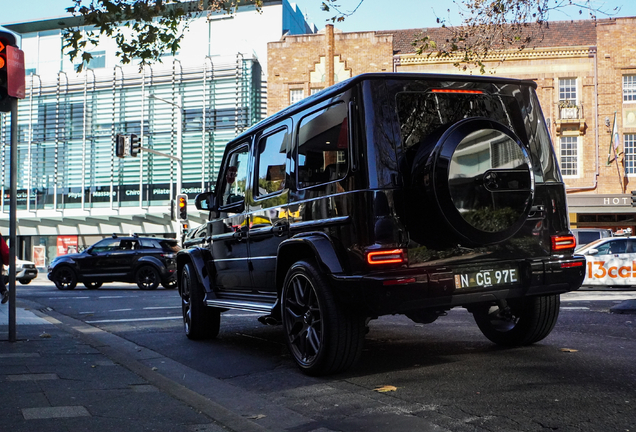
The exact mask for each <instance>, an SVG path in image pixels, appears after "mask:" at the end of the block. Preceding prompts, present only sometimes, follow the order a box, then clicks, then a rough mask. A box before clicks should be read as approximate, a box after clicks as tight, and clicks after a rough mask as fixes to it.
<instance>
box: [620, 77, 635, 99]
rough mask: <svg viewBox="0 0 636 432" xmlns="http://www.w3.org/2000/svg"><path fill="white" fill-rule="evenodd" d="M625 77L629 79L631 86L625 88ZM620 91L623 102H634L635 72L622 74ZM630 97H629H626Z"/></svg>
mask: <svg viewBox="0 0 636 432" xmlns="http://www.w3.org/2000/svg"><path fill="white" fill-rule="evenodd" d="M627 79H631V81H632V83H631V88H629V89H628V88H627V87H628V86H627V85H626V84H627V83H626V82H625V81H626V80H627ZM621 90H622V93H623V103H627V104H632V103H636V74H626V75H623V80H622V89H621ZM628 97H631V99H629V100H628V99H626V98H628Z"/></svg>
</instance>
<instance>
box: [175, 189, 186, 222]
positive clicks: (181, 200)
mask: <svg viewBox="0 0 636 432" xmlns="http://www.w3.org/2000/svg"><path fill="white" fill-rule="evenodd" d="M177 216H178V218H179V220H188V196H187V195H186V194H179V195H177Z"/></svg>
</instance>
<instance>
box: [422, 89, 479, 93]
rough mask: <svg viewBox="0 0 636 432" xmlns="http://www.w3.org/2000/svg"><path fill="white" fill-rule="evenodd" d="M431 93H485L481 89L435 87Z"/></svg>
mask: <svg viewBox="0 0 636 432" xmlns="http://www.w3.org/2000/svg"><path fill="white" fill-rule="evenodd" d="M431 93H460V94H484V92H483V91H481V90H462V89H433V90H431Z"/></svg>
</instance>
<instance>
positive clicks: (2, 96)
mask: <svg viewBox="0 0 636 432" xmlns="http://www.w3.org/2000/svg"><path fill="white" fill-rule="evenodd" d="M12 98H20V99H22V98H24V53H23V52H22V51H21V50H19V49H18V48H17V44H16V38H15V36H14V35H13V34H11V33H9V32H6V31H0V112H9V111H11V103H12Z"/></svg>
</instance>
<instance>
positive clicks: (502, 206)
mask: <svg viewBox="0 0 636 432" xmlns="http://www.w3.org/2000/svg"><path fill="white" fill-rule="evenodd" d="M491 142H497V146H498V147H497V148H498V153H497V155H498V156H497V157H499V158H504V156H503V155H506V156H505V158H508V159H510V160H509V161H508V162H507V163H501V162H498V163H497V165H492V164H480V165H479V166H476V167H475V169H474V170H472V171H471V172H470V173H468V172H467V171H466V169H465V166H464V163H465V162H463V160H464V159H465V158H466V157H469V156H472V157H477V156H476V155H477V154H480V152H481V151H483V150H482V148H483V146H484V145H490V144H489V143H491ZM488 148H489V147H488ZM493 157H495V156H493ZM491 165H492V166H491ZM531 167H532V164H531V162H530V154H529V153H528V150H527V149H526V147H525V145H524V144H523V143H522V142H521V140H520V139H519V138H518V137H517V136H516V135H515V133H514V132H513V131H512V130H510V129H509V128H508V127H506V126H504V125H503V124H501V123H498V122H496V121H493V120H490V119H486V118H481V117H470V118H466V119H463V120H461V121H459V122H457V123H455V124H453V125H451V126H450V127H448V128H447V129H445V130H443V131H439V132H437V133H435V134H432V135H431V136H429V137H428V138H427V139H426V141H425V142H423V143H422V144H421V145H420V146H419V147H418V148H417V150H416V154H415V156H414V158H413V162H412V166H411V172H410V176H411V178H410V180H409V184H410V185H409V189H410V194H409V195H407V197H408V201H407V204H405V206H404V209H403V210H402V211H403V212H406V213H407V219H408V217H409V215H408V213H409V212H411V213H412V214H411V216H410V221H409V222H410V223H409V227H410V230H411V231H412V232H413V235H414V236H415V238H414V240H415V241H418V242H420V243H425V244H427V246H428V245H429V244H430V237H431V234H433V236H434V237H435V236H442V237H441V239H444V238H446V239H448V237H449V234H450V235H452V237H454V238H455V240H454V241H455V242H460V243H461V244H464V245H465V244H472V245H475V246H478V245H479V246H482V245H490V244H496V243H501V242H503V241H506V240H507V239H509V238H511V237H512V236H514V235H515V234H516V233H517V231H519V229H521V227H522V226H523V225H524V223H525V221H526V219H527V217H528V213H529V212H530V209H531V206H532V201H533V197H534V177H533V174H532V168H531ZM414 194H415V195H416V196H418V199H416V200H414V201H415V202H414V203H413V200H412V198H413V195H414ZM418 201H419V203H418ZM413 206H416V207H419V208H417V209H415V210H414V208H413ZM416 210H417V211H416ZM427 212H428V213H431V214H430V215H426V213H427ZM421 214H424V218H425V220H422V218H421V216H420V215H421ZM413 215H416V216H413ZM440 224H442V225H446V227H447V228H448V229H440V230H439V232H440V234H435V233H431V230H430V229H429V227H430V226H431V225H440ZM454 244H456V243H454ZM436 247H438V246H436Z"/></svg>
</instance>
